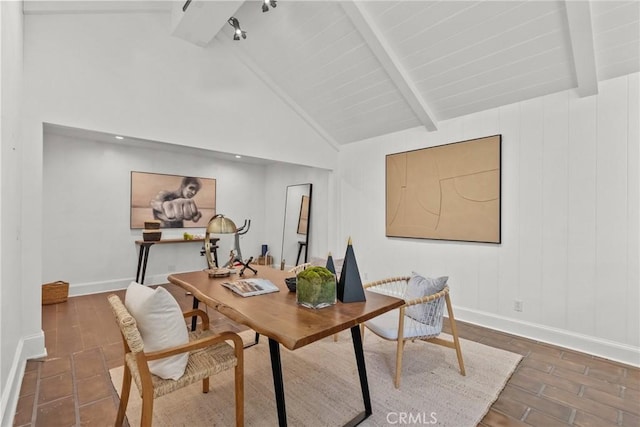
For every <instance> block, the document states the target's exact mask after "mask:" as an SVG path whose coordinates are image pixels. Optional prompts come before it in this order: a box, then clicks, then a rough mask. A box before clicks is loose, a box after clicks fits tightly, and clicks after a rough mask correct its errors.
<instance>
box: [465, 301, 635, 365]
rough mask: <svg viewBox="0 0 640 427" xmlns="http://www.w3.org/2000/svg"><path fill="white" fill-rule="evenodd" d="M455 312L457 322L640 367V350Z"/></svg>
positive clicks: (500, 318)
mask: <svg viewBox="0 0 640 427" xmlns="http://www.w3.org/2000/svg"><path fill="white" fill-rule="evenodd" d="M453 312H454V314H455V317H456V320H460V321H463V322H467V323H473V324H475V325H478V326H483V327H487V328H490V329H495V330H498V331H502V332H506V333H508V334H513V335H518V336H521V337H524V338H529V339H532V340H535V341H540V342H544V343H547V344H552V345H556V346H559V347H564V348H567V349H571V350H575V351H579V352H582V353H588V354H591V355H593V356H598V357H602V358H605V359H609V360H613V361H616V362H620V363H624V364H627V365H632V366H636V367H640V347H633V346H630V345H627V344H623V343H619V342H615V341H609V340H605V339H600V338H596V337H592V336H588V335H582V334H578V333H575V332H571V331H566V330H563V329H557V328H551V327H548V326H544V325H539V324H535V323H529V322H523V321H519V320H515V319H511V318H508V317H503V316H498V315H495V314H492V313H486V312H481V311H475V310H469V309H465V308H461V307H454V309H453Z"/></svg>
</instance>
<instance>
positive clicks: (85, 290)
mask: <svg viewBox="0 0 640 427" xmlns="http://www.w3.org/2000/svg"><path fill="white" fill-rule="evenodd" d="M167 276H168V275H167V274H157V275H154V276H146V277H145V278H144V284H145V285H161V284H164V283H167V282H168V280H167ZM133 280H135V279H134V278H124V279H115V280H106V281H103V282H87V283H73V284H70V285H69V296H70V297H77V296H81V295H91V294H99V293H102V292H110V291H118V290H121V289H127V286H129V284H130V283H131V282H132V281H133Z"/></svg>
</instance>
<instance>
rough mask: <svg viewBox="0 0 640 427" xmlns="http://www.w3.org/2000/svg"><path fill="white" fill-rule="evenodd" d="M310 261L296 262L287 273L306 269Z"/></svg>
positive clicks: (309, 265) (295, 272)
mask: <svg viewBox="0 0 640 427" xmlns="http://www.w3.org/2000/svg"><path fill="white" fill-rule="evenodd" d="M311 265H312V264H311V263H310V262H305V263H304V264H298V265H296V266H295V267H292V268H290V269H289V273H293V274H298V273H300V272H301V271H303V270H306V268H307V267H311Z"/></svg>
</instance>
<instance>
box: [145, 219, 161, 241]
mask: <svg viewBox="0 0 640 427" xmlns="http://www.w3.org/2000/svg"><path fill="white" fill-rule="evenodd" d="M161 237H162V231H160V221H145V222H144V230H142V240H144V241H145V242H157V241H158V240H160V238H161Z"/></svg>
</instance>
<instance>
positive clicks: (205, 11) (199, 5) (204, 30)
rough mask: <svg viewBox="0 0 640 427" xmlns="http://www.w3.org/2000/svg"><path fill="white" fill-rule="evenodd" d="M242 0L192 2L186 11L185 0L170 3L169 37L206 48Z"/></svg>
mask: <svg viewBox="0 0 640 427" xmlns="http://www.w3.org/2000/svg"><path fill="white" fill-rule="evenodd" d="M242 3H244V0H236V1H203V0H192V1H191V2H190V3H189V6H188V7H187V10H186V11H183V6H184V5H185V4H186V0H185V1H182V0H176V1H173V2H172V9H171V35H173V36H175V37H179V38H181V39H183V40H186V41H188V42H190V43H193V44H195V45H197V46H201V47H203V46H206V45H208V44H209V42H211V40H213V38H214V37H215V36H216V34H218V32H219V31H220V30H221V29H222V27H223V26H225V25H227V20H228V19H229V18H230V17H231V16H233V14H234V13H236V11H237V10H238V8H240V6H242Z"/></svg>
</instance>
